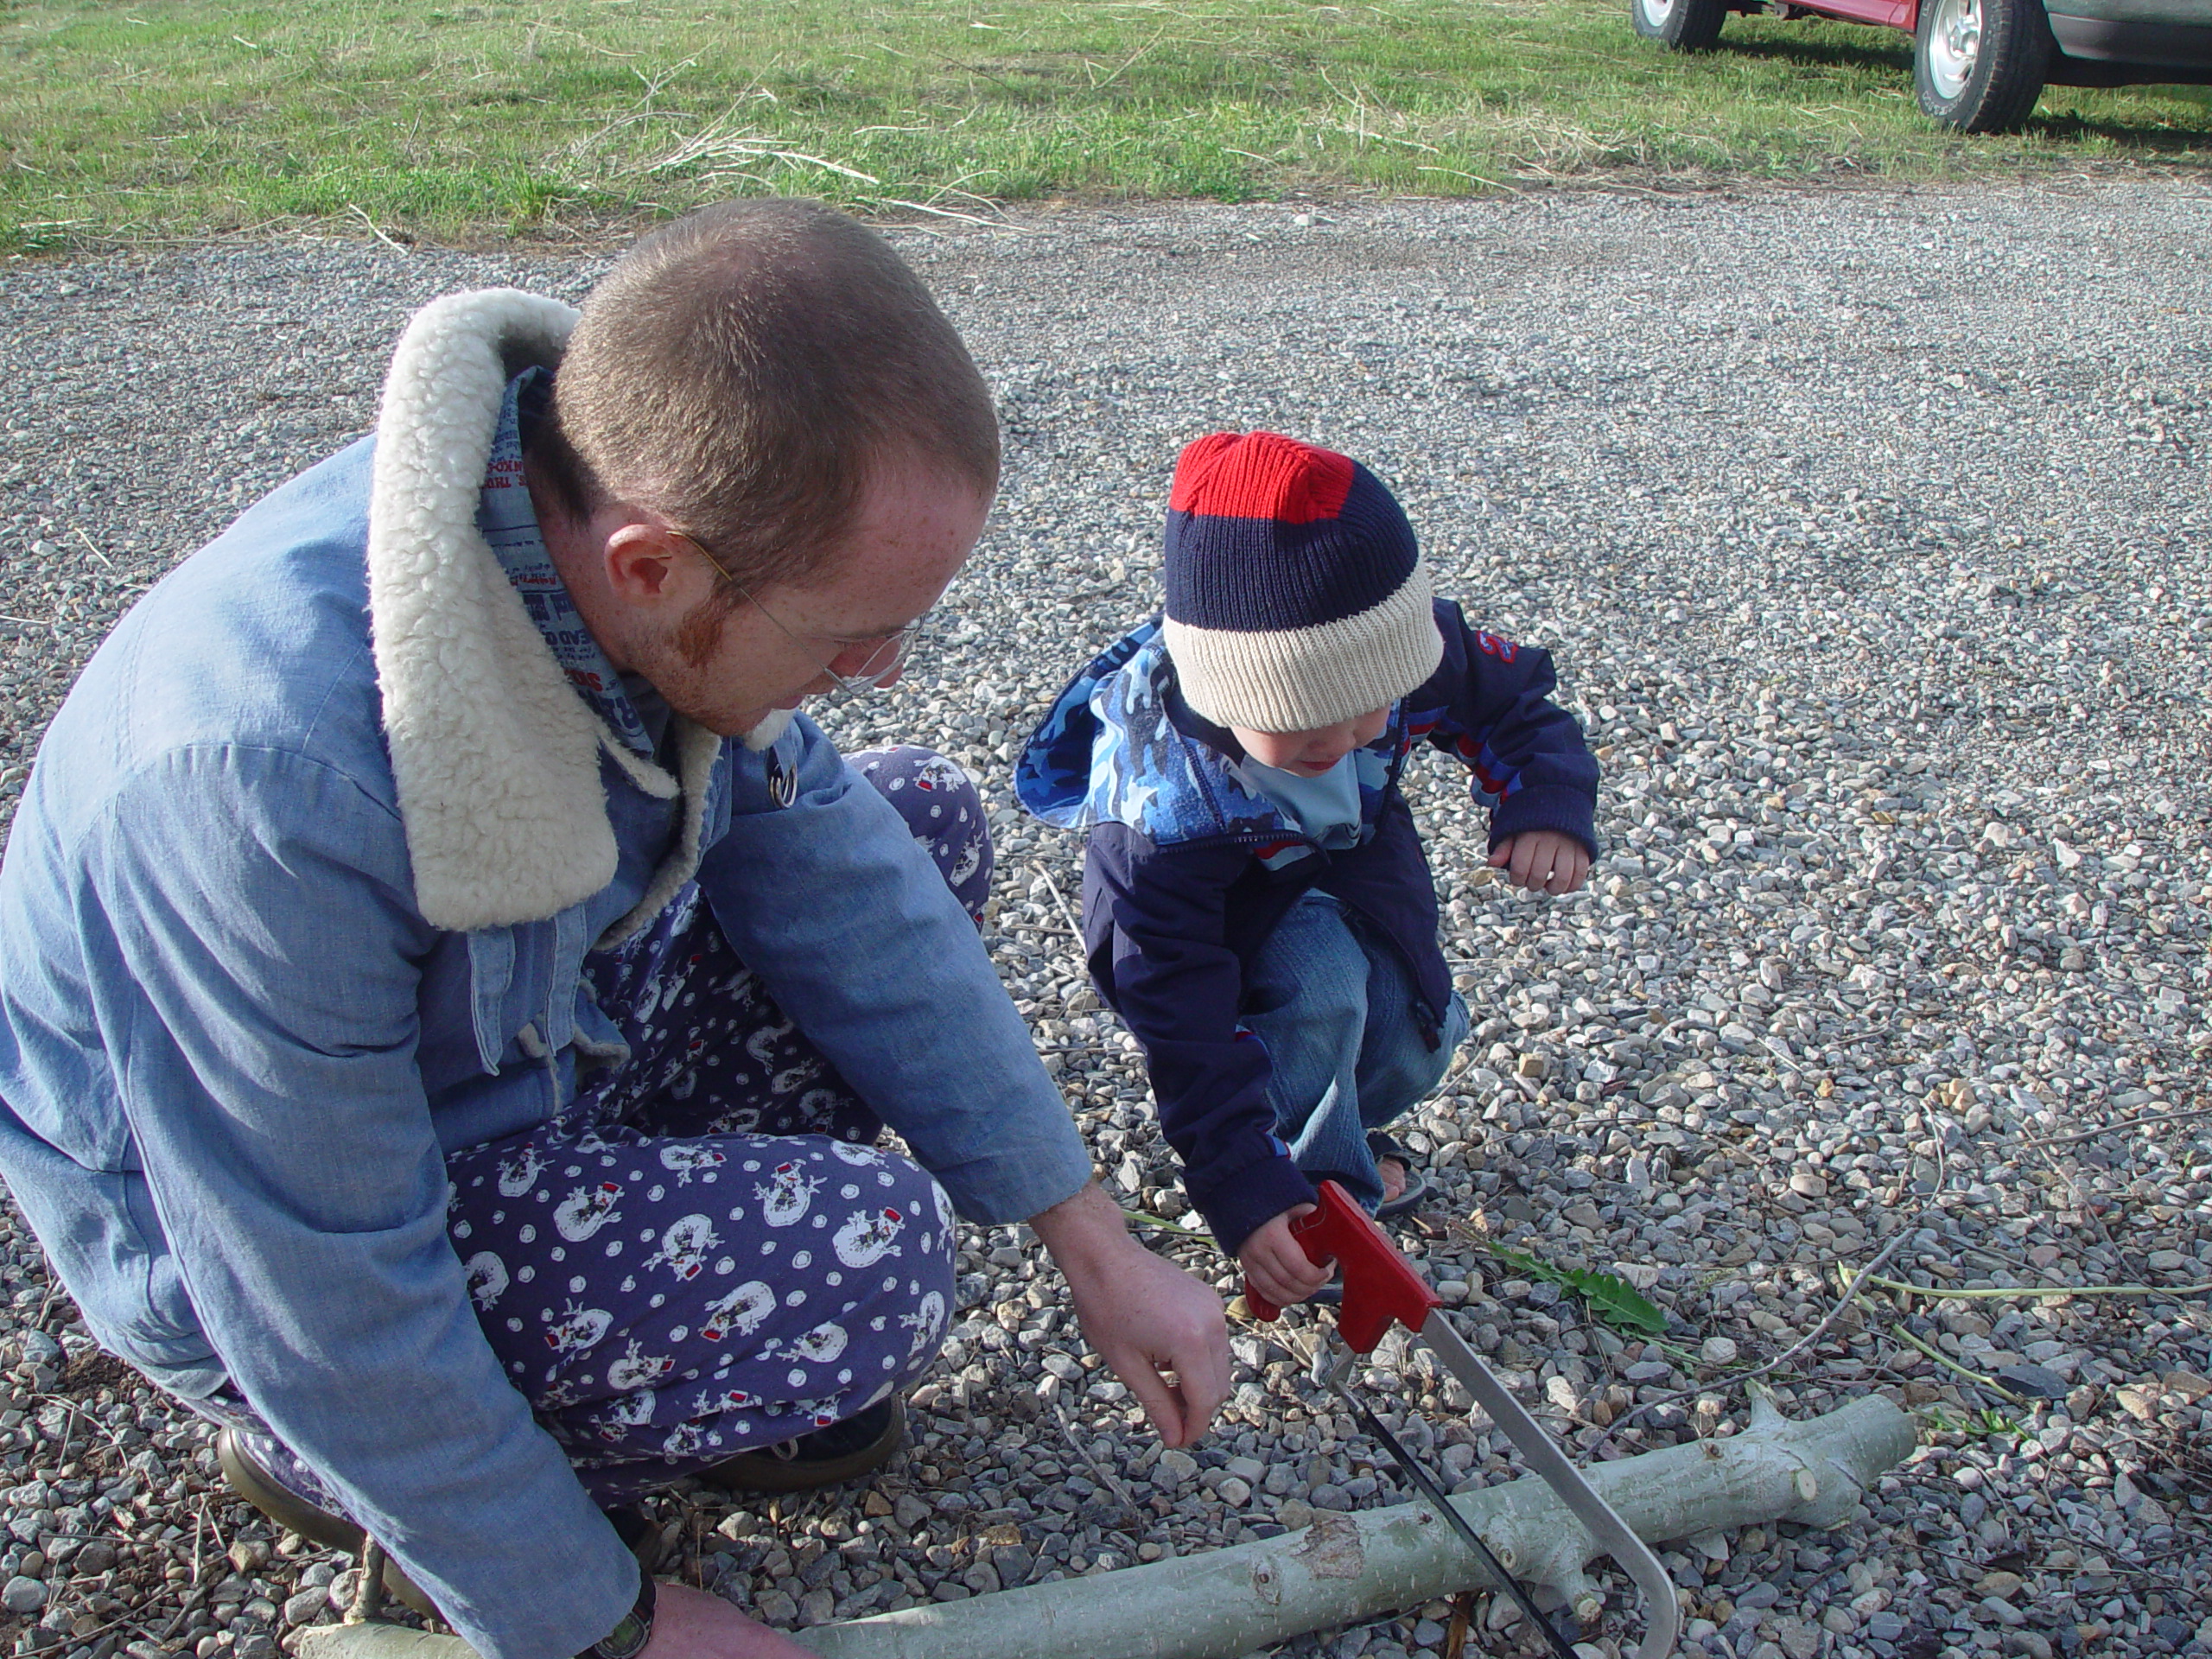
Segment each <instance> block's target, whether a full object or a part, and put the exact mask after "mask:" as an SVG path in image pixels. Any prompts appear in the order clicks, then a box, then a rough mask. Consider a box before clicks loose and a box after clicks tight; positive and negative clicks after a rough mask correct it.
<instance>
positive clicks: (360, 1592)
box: [345, 1533, 384, 1624]
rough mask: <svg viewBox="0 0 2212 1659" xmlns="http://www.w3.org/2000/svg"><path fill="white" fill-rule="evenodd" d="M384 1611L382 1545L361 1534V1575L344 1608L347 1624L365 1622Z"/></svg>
mask: <svg viewBox="0 0 2212 1659" xmlns="http://www.w3.org/2000/svg"><path fill="white" fill-rule="evenodd" d="M382 1611H384V1546H383V1545H382V1544H380V1543H378V1542H377V1541H376V1540H375V1539H374V1538H372V1537H371V1536H369V1535H367V1534H366V1533H364V1534H363V1535H362V1541H361V1576H360V1579H359V1581H358V1582H357V1583H356V1584H355V1585H354V1586H353V1601H352V1603H351V1604H350V1605H348V1606H347V1607H346V1620H345V1622H346V1624H365V1623H366V1622H367V1621H368V1620H370V1619H372V1618H375V1617H376V1616H377V1615H378V1613H380V1612H382Z"/></svg>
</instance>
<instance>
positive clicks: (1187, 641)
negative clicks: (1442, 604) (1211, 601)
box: [1163, 563, 1444, 732]
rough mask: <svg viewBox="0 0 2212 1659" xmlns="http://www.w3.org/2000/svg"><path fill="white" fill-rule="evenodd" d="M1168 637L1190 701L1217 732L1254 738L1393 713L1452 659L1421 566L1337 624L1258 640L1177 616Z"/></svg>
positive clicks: (1288, 630)
mask: <svg viewBox="0 0 2212 1659" xmlns="http://www.w3.org/2000/svg"><path fill="white" fill-rule="evenodd" d="M1163 631H1164V633H1165V636H1166V644H1167V655H1168V657H1169V658H1170V660H1172V661H1173V663H1174V664H1175V677H1176V678H1177V680H1178V681H1179V683H1180V684H1181V686H1182V688H1183V700H1184V701H1185V702H1187V703H1189V704H1190V705H1191V707H1192V709H1195V710H1196V711H1197V712H1198V714H1199V715H1201V716H1202V717H1204V718H1205V719H1207V720H1210V721H1212V722H1213V723H1214V724H1215V725H1217V726H1242V727H1243V728H1244V729H1245V730H1247V731H1252V732H1310V731H1313V730H1316V729H1318V728H1320V727H1324V726H1333V725H1335V724H1336V723H1337V722H1338V721H1344V720H1354V719H1357V717H1358V716H1360V715H1371V714H1373V713H1374V712H1375V711H1376V709H1387V708H1389V706H1390V705H1391V704H1392V703H1394V702H1396V701H1397V700H1398V699H1399V698H1400V697H1402V696H1405V695H1406V694H1407V693H1408V692H1409V691H1411V690H1414V688H1415V687H1417V686H1418V685H1420V684H1421V682H1422V681H1424V680H1426V679H1427V678H1428V677H1429V676H1430V675H1432V674H1433V673H1434V672H1436V665H1437V664H1438V663H1439V662H1440V661H1442V660H1443V657H1444V637H1443V635H1441V634H1440V633H1439V632H1437V631H1436V609H1435V603H1434V600H1433V592H1432V589H1431V588H1430V585H1429V580H1428V567H1427V565H1426V564H1418V563H1417V564H1415V565H1414V569H1413V574H1412V575H1410V576H1408V578H1407V579H1406V580H1405V582H1403V583H1402V584H1401V585H1400V586H1399V588H1398V591H1397V592H1396V593H1395V594H1391V595H1390V597H1389V598H1388V599H1386V600H1384V601H1383V602H1382V603H1381V604H1380V605H1376V606H1375V607H1371V608H1370V609H1368V610H1364V611H1361V612H1359V613H1357V614H1356V615H1352V616H1347V617H1343V618H1340V619H1338V620H1337V621H1334V622H1324V623H1321V624H1319V625H1318V626H1314V627H1310V628H1283V629H1279V630H1275V631H1273V632H1264V633H1253V632H1239V631H1237V630H1235V629H1230V628H1194V627H1192V626H1189V625H1188V624H1186V623H1182V622H1178V621H1177V620H1175V619H1174V618H1173V617H1172V616H1171V617H1168V618H1167V619H1166V621H1165V623H1164V625H1163Z"/></svg>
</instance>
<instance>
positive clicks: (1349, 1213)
mask: <svg viewBox="0 0 2212 1659" xmlns="http://www.w3.org/2000/svg"><path fill="white" fill-rule="evenodd" d="M1290 1236H1292V1237H1293V1238H1294V1239H1296V1240H1297V1241H1298V1244H1299V1248H1300V1249H1302V1250H1304V1251H1305V1252H1306V1260H1307V1261H1308V1262H1312V1263H1313V1265H1314V1266H1315V1267H1317V1268H1320V1267H1326V1266H1327V1265H1328V1264H1329V1262H1332V1261H1334V1262H1336V1264H1337V1266H1338V1268H1342V1269H1343V1271H1344V1306H1341V1307H1339V1308H1338V1310H1337V1334H1338V1336H1340V1337H1342V1338H1344V1342H1345V1344H1346V1345H1347V1346H1349V1347H1350V1348H1351V1349H1352V1351H1354V1352H1356V1353H1362V1354H1371V1353H1373V1352H1374V1351H1375V1344H1376V1343H1378V1342H1380V1341H1382V1340H1383V1332H1386V1331H1388V1330H1389V1328H1390V1321H1391V1320H1393V1319H1395V1320H1397V1321H1398V1323H1399V1324H1401V1325H1404V1326H1405V1327H1406V1329H1407V1330H1408V1331H1411V1332H1414V1333H1415V1334H1416V1335H1418V1334H1419V1333H1420V1332H1421V1326H1422V1325H1426V1324H1427V1322H1428V1316H1429V1315H1430V1314H1431V1313H1434V1312H1435V1311H1436V1310H1437V1309H1438V1308H1440V1307H1441V1306H1444V1299H1443V1298H1442V1297H1440V1296H1439V1295H1438V1294H1436V1293H1435V1292H1434V1291H1433V1290H1431V1289H1430V1288H1429V1287H1428V1281H1427V1280H1426V1279H1423V1278H1422V1277H1421V1274H1418V1273H1415V1272H1414V1267H1413V1263H1412V1262H1408V1261H1407V1260H1406V1258H1405V1257H1404V1256H1402V1255H1400V1254H1399V1253H1398V1247H1397V1246H1396V1245H1395V1244H1393V1243H1391V1242H1390V1240H1389V1236H1387V1235H1385V1234H1384V1232H1383V1230H1382V1229H1381V1228H1380V1227H1377V1226H1376V1224H1374V1223H1373V1222H1372V1221H1370V1219H1368V1215H1367V1212H1366V1211H1364V1210H1363V1209H1361V1208H1360V1207H1359V1206H1358V1205H1356V1204H1354V1203H1353V1202H1352V1201H1351V1197H1350V1195H1349V1194H1347V1193H1346V1192H1344V1188H1342V1187H1341V1186H1338V1185H1337V1184H1336V1183H1335V1182H1334V1181H1324V1182H1322V1183H1321V1202H1320V1205H1319V1207H1318V1208H1316V1209H1314V1210H1313V1211H1311V1212H1310V1213H1309V1214H1306V1215H1303V1216H1300V1217H1299V1218H1298V1219H1297V1220H1296V1221H1294V1222H1292V1223H1291V1224H1290ZM1244 1303H1245V1306H1248V1307H1249V1308H1250V1309H1251V1310H1252V1317H1253V1318H1255V1319H1275V1318H1276V1317H1278V1316H1279V1315H1280V1314H1281V1313H1282V1310H1281V1308H1279V1307H1276V1306H1273V1305H1272V1304H1270V1303H1269V1302H1268V1301H1267V1300H1266V1299H1264V1298H1263V1297H1262V1296H1261V1294H1259V1292H1257V1291H1255V1290H1254V1289H1253V1288H1252V1286H1251V1282H1250V1281H1249V1280H1248V1281H1245V1285H1244Z"/></svg>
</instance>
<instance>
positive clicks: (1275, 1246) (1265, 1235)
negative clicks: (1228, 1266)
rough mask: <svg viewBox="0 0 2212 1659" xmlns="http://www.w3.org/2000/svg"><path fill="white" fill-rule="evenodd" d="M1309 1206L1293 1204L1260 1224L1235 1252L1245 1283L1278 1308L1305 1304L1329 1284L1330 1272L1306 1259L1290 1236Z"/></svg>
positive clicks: (1308, 1211)
mask: <svg viewBox="0 0 2212 1659" xmlns="http://www.w3.org/2000/svg"><path fill="white" fill-rule="evenodd" d="M1312 1213H1313V1205H1310V1204H1294V1205H1291V1207H1290V1208H1289V1209H1287V1210H1286V1211H1283V1212H1282V1214H1281V1215H1279V1216H1277V1217H1274V1219H1273V1220H1270V1221H1263V1222H1262V1223H1261V1224H1259V1225H1258V1226H1257V1227H1255V1228H1254V1229H1253V1230H1251V1232H1249V1234H1247V1235H1246V1236H1245V1239H1244V1244H1243V1249H1239V1250H1238V1251H1237V1252H1236V1265H1237V1266H1238V1267H1240V1268H1243V1269H1244V1282H1245V1283H1246V1284H1248V1285H1249V1286H1250V1287H1252V1288H1253V1289H1255V1290H1256V1291H1258V1292H1259V1293H1260V1294H1261V1295H1262V1296H1264V1297H1266V1298H1267V1299H1268V1300H1269V1301H1271V1302H1273V1303H1274V1305H1275V1306H1277V1307H1290V1306H1294V1305H1295V1304H1297V1303H1300V1302H1302V1301H1304V1300H1306V1298H1307V1297H1308V1296H1311V1295H1312V1294H1313V1293H1314V1292H1315V1291H1317V1290H1319V1289H1320V1288H1321V1287H1322V1286H1324V1285H1325V1284H1327V1283H1328V1282H1329V1270H1328V1268H1324V1267H1317V1266H1315V1265H1314V1264H1313V1262H1309V1261H1307V1260H1306V1252H1305V1251H1304V1250H1303V1249H1300V1247H1299V1243H1298V1241H1297V1240H1296V1239H1294V1238H1293V1237H1292V1236H1290V1224H1291V1223H1292V1222H1294V1221H1296V1220H1297V1219H1298V1218H1299V1217H1300V1216H1305V1215H1311V1214H1312Z"/></svg>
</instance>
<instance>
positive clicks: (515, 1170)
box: [499, 1147, 545, 1198]
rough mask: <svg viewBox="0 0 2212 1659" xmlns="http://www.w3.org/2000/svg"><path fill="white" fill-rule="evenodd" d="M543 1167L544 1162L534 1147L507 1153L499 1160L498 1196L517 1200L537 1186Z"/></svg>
mask: <svg viewBox="0 0 2212 1659" xmlns="http://www.w3.org/2000/svg"><path fill="white" fill-rule="evenodd" d="M544 1167H545V1160H544V1158H543V1156H541V1155H540V1154H539V1153H538V1150H537V1147H524V1148H523V1149H522V1150H521V1151H520V1152H514V1153H509V1154H507V1155H506V1156H505V1157H504V1158H502V1159H500V1160H499V1196H500V1197H501V1198H520V1197H522V1195H523V1194H524V1193H525V1192H529V1191H530V1189H531V1187H533V1186H535V1185H537V1176H538V1172H539V1171H541V1170H543V1168H544Z"/></svg>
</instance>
